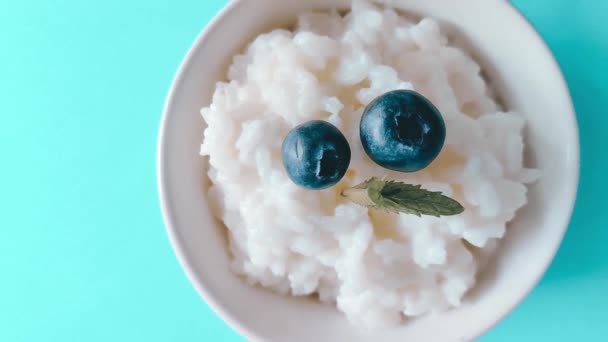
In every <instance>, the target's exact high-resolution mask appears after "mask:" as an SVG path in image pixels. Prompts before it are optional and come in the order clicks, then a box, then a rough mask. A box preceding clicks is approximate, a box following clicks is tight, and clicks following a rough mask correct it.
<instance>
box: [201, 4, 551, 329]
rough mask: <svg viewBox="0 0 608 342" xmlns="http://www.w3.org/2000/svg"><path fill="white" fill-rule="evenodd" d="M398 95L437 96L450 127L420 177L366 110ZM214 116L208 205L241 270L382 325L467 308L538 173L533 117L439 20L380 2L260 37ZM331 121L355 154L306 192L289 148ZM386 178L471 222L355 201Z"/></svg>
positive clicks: (219, 95)
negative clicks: (450, 205) (311, 127)
mask: <svg viewBox="0 0 608 342" xmlns="http://www.w3.org/2000/svg"><path fill="white" fill-rule="evenodd" d="M395 91H400V92H411V93H412V94H420V96H421V97H423V98H425V99H428V101H429V102H430V103H432V106H434V108H435V109H436V110H437V111H438V112H439V113H440V115H441V118H442V122H443V124H444V129H445V136H444V139H443V140H442V141H441V146H440V147H439V149H438V150H437V151H438V155H435V156H432V158H429V162H430V163H429V164H428V165H426V164H425V165H423V167H422V168H419V169H416V170H410V169H407V170H406V169H402V170H395V168H387V167H386V165H384V166H385V167H383V166H381V164H380V163H379V161H378V159H377V158H372V157H370V150H369V148H367V147H366V145H365V144H366V143H365V140H364V139H362V137H363V135H362V128H363V125H362V117H363V115H364V113H365V112H366V108H369V106H370V104H372V103H373V102H374V101H375V100H376V99H378V98H380V97H382V96H386V95H387V94H390V93H391V92H395ZM201 113H202V115H203V118H204V120H205V122H206V124H207V127H206V129H205V131H204V138H203V143H202V146H201V154H202V155H203V156H206V157H208V158H209V170H208V176H209V178H210V179H211V182H212V186H211V188H210V190H209V193H208V196H209V199H210V202H211V203H212V210H213V213H214V215H216V216H217V217H218V218H219V219H220V220H221V221H222V222H223V223H224V224H225V226H226V228H227V230H228V236H229V249H230V254H231V256H232V269H233V270H234V272H236V273H238V274H240V275H242V276H243V277H244V279H246V281H247V282H249V283H251V284H252V285H253V284H255V285H260V286H262V287H265V288H269V289H272V290H274V291H276V292H278V293H281V294H287V295H294V296H307V295H314V296H316V297H317V298H318V299H319V300H320V301H322V302H327V303H332V304H335V305H336V307H337V308H338V309H339V310H340V311H342V312H344V314H345V315H346V316H347V317H348V318H349V320H351V321H352V322H353V323H354V324H357V325H361V326H365V327H369V328H376V327H383V326H389V325H395V324H399V323H400V322H402V321H403V319H404V318H407V317H414V316H419V315H423V314H426V313H429V312H433V311H440V310H446V309H449V308H450V307H456V306H459V305H460V303H461V301H463V300H466V297H465V294H466V292H467V291H468V290H469V289H471V288H472V287H473V286H474V285H475V278H476V275H477V274H478V273H479V272H480V269H481V268H482V267H483V265H484V263H485V262H486V261H487V260H488V258H489V257H490V256H491V255H492V253H493V251H494V249H495V247H496V246H497V243H498V241H499V240H500V238H502V237H503V236H504V234H505V233H506V230H507V229H506V225H507V223H508V222H509V221H510V220H512V219H513V218H514V216H515V214H516V211H517V210H518V209H519V208H521V207H522V206H524V205H525V204H526V201H527V195H526V190H527V189H526V184H527V183H530V182H533V181H534V180H535V179H536V178H538V176H539V173H538V171H537V170H533V169H528V168H526V167H525V166H524V165H523V147H524V142H523V138H522V130H523V128H524V124H525V119H524V116H523V115H521V114H519V113H514V112H511V111H508V110H504V109H503V108H501V107H500V106H499V105H498V104H497V103H496V100H495V98H494V96H493V94H492V92H491V91H490V89H489V87H488V85H487V84H486V81H485V80H484V79H483V78H482V77H481V75H480V67H479V65H478V64H477V63H476V62H475V61H474V60H473V59H472V57H471V56H470V55H469V54H468V53H467V52H466V51H464V50H462V49H460V48H458V47H456V46H452V45H451V44H450V42H449V41H448V39H447V38H446V36H445V35H444V33H442V32H441V30H440V27H439V25H438V24H437V23H436V22H435V21H434V20H433V19H430V18H424V19H422V20H412V19H409V18H407V17H405V16H402V15H401V14H400V13H398V12H396V11H394V10H392V9H390V8H382V7H377V6H375V5H372V4H370V3H368V2H366V1H354V3H353V5H352V9H351V11H350V12H348V13H347V14H346V15H341V14H340V13H338V12H337V11H334V12H314V13H313V12H311V13H303V14H302V15H300V16H299V17H298V22H297V24H296V26H295V28H294V29H293V30H292V31H287V30H274V31H272V32H268V33H264V34H261V35H259V36H258V37H257V38H255V40H254V41H253V42H251V43H250V44H249V46H248V47H247V48H246V50H245V51H244V53H243V54H241V55H237V56H235V57H234V60H233V63H232V65H231V66H230V68H229V70H228V81H227V82H220V83H218V84H217V86H216V90H215V94H214V96H213V99H212V102H211V104H210V105H209V106H208V107H205V108H203V109H202V110H201ZM318 121H322V122H325V123H327V125H331V126H332V127H335V128H336V129H337V131H339V132H338V133H335V134H341V135H343V137H344V139H345V142H346V144H347V146H348V148H349V150H350V153H349V158H348V160H349V161H348V165H347V167H346V165H345V164H344V163H343V162H342V163H339V166H341V167H342V168H343V170H340V171H341V172H340V175H339V176H340V177H335V179H332V182H330V183H327V184H324V186H325V185H327V186H326V187H321V186H319V187H317V189H311V188H306V187H304V186H301V184H296V182H294V179H293V178H294V177H293V175H292V174H290V172H289V171H288V169H287V168H286V166H285V157H284V154H283V153H282V149H283V148H284V147H283V145H284V141H285V139H286V137H287V136H288V135H289V134H290V132H291V131H292V130H294V129H296V128H298V127H300V126H301V125H305V124H307V123H310V122H318ZM328 130H331V129H328ZM313 140H314V139H313ZM338 140H339V141H341V140H340V139H337V140H336V141H338ZM340 144H341V143H340ZM340 146H342V145H340ZM439 150H440V151H439ZM298 155H299V153H298ZM344 155H345V154H344ZM342 171H343V172H342ZM402 171H406V172H402ZM372 177H379V178H378V179H383V177H385V179H390V180H395V181H400V182H405V183H408V184H416V185H421V186H422V187H423V188H424V189H428V190H430V191H437V192H441V193H442V194H443V195H445V196H446V197H449V198H451V199H453V200H455V201H457V202H458V203H459V204H460V205H462V209H463V210H464V211H461V212H458V214H457V215H447V216H443V215H440V216H439V217H436V216H433V215H422V216H417V215H412V214H411V213H410V214H408V213H404V212H401V213H395V212H392V211H390V210H378V209H377V208H373V207H371V208H368V207H366V206H364V205H361V203H357V201H353V200H351V199H350V198H348V197H345V196H344V194H345V193H346V194H348V193H349V189H352V188H353V187H355V186H357V185H358V184H362V183H364V182H365V181H366V180H369V179H371V178H372ZM359 202H360V201H359Z"/></svg>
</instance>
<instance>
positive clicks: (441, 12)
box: [158, 0, 579, 342]
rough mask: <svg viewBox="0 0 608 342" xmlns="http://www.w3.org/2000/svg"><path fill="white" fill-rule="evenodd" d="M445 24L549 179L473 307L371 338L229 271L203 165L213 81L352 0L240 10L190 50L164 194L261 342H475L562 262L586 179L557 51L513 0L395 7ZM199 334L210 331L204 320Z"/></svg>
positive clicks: (216, 282)
mask: <svg viewBox="0 0 608 342" xmlns="http://www.w3.org/2000/svg"><path fill="white" fill-rule="evenodd" d="M390 3H391V5H393V6H395V7H397V8H400V9H403V10H404V11H405V12H408V13H411V14H414V15H418V16H420V17H423V16H430V17H433V18H436V19H437V20H438V21H439V22H440V24H441V26H443V28H444V29H445V30H447V32H448V33H449V35H451V36H452V37H453V38H454V39H456V40H457V41H458V44H459V45H461V46H463V47H465V48H467V49H468V50H469V51H470V52H471V54H472V55H473V56H474V58H475V59H476V60H477V61H478V62H479V63H480V64H481V65H482V67H483V68H484V70H485V74H486V75H487V77H488V78H489V79H490V80H491V82H492V84H493V86H494V87H495V88H496V89H497V91H498V94H499V97H500V100H501V101H502V102H503V103H504V104H505V105H506V106H507V107H508V108H510V109H513V110H517V111H519V112H521V113H524V114H525V115H526V116H527V120H528V123H527V126H526V131H525V142H526V151H525V152H526V155H525V158H526V163H527V165H528V166H532V167H536V168H539V169H540V170H541V171H542V178H541V179H540V180H539V181H538V182H537V183H535V184H534V185H533V186H531V187H530V191H529V204H528V205H527V206H525V207H524V208H523V209H521V210H520V211H519V212H518V214H517V217H516V219H515V220H514V221H512V222H511V223H510V225H509V227H508V230H507V234H506V237H505V238H504V239H503V241H502V242H501V247H500V249H499V251H498V253H497V255H496V257H495V258H494V260H493V262H492V263H491V264H490V265H489V266H488V268H487V269H486V271H485V272H483V273H482V274H481V276H480V277H479V279H478V284H477V286H476V287H475V289H474V290H473V291H471V293H470V294H468V296H467V297H466V301H465V302H464V304H463V305H462V306H461V307H459V308H457V309H453V310H450V311H447V312H444V313H440V314H433V315H427V316H424V317H421V318H416V319H412V320H408V321H407V322H405V323H403V324H402V325H400V326H398V327H396V328H391V329H383V330H379V331H372V332H366V331H363V330H361V329H359V328H356V327H354V326H352V325H351V324H350V323H349V322H348V321H347V319H346V318H345V317H344V315H342V314H341V313H340V312H338V310H337V309H336V308H334V307H332V306H329V305H321V304H319V303H317V302H315V301H313V300H311V299H303V298H294V297H284V296H280V295H277V294H274V293H272V292H270V291H267V290H264V289H261V288H258V287H252V286H249V285H247V284H246V283H245V282H244V281H243V279H241V278H240V277H238V276H236V275H234V274H233V273H232V272H231V271H230V269H229V266H228V264H229V254H228V251H227V246H226V234H225V228H224V227H223V226H222V225H221V223H220V222H218V221H216V220H215V219H214V218H213V217H212V215H211V214H210V212H209V208H208V203H207V199H206V197H205V193H206V191H205V189H206V188H207V187H208V182H209V181H208V179H207V178H206V167H207V165H206V161H205V159H204V158H202V157H200V156H199V146H200V144H201V139H202V132H203V129H204V122H203V120H202V118H201V116H200V114H199V110H200V108H201V107H203V106H206V105H208V104H209V102H210V100H211V95H212V92H213V89H214V86H215V83H216V82H217V81H220V80H225V78H226V71H227V66H228V64H229V63H230V62H231V60H232V56H233V55H235V54H236V53H238V52H240V51H242V50H243V48H244V47H245V45H246V43H247V42H249V41H251V40H252V39H253V38H254V37H255V36H256V35H257V34H259V33H262V32H264V31H268V30H271V29H275V28H279V27H289V25H290V24H293V23H294V21H295V17H296V15H297V14H298V13H299V12H301V11H303V10H308V9H328V8H330V7H338V8H348V5H349V3H348V1H347V0H281V1H276V0H233V1H232V2H230V3H229V5H227V7H226V8H225V9H224V10H223V11H222V12H221V13H219V14H218V15H217V17H216V18H215V19H214V20H213V21H212V22H211V23H210V24H209V25H207V27H206V28H205V30H204V31H203V32H202V33H201V35H200V36H199V37H198V39H197V40H196V41H195V42H194V44H193V45H192V48H191V49H190V51H189V52H188V54H187V55H186V57H185V60H184V61H183V63H182V65H181V67H180V69H179V71H178V73H177V76H176V78H175V81H174V82H173V85H172V86H171V90H170V92H169V95H168V98H167V102H166V107H165V110H164V114H163V118H162V124H161V128H160V136H159V145H158V185H159V189H160V190H159V191H160V200H161V206H162V211H163V214H164V218H165V223H166V227H167V231H168V233H169V237H170V240H171V243H172V245H173V247H174V249H175V251H176V254H177V256H178V258H179V261H180V262H181V264H182V266H183V268H184V270H185V271H186V273H187V274H188V277H189V278H190V280H191V281H192V283H193V284H194V286H195V287H196V289H197V291H198V292H199V293H200V295H201V296H202V297H203V298H204V300H205V301H206V302H207V303H208V304H209V305H210V306H211V307H212V308H213V309H214V310H215V311H216V312H217V313H218V314H219V315H220V316H221V317H222V318H223V319H224V320H225V321H226V322H228V324H230V325H231V326H232V327H233V328H234V329H235V330H236V331H238V332H239V333H240V334H241V335H243V336H244V337H246V338H247V339H248V340H253V341H290V342H298V341H315V342H323V341H332V342H335V341H349V342H361V341H383V342H390V341H426V342H429V341H442V342H445V341H468V340H471V339H474V338H475V337H477V336H479V335H480V334H482V333H484V332H485V331H487V330H488V329H489V328H490V327H492V326H493V325H494V324H496V323H497V322H498V321H499V320H500V319H502V318H503V317H505V316H506V315H507V314H508V313H509V312H510V311H511V310H513V308H514V307H515V306H516V305H517V304H518V303H519V302H521V301H522V299H523V298H524V297H525V296H526V294H528V293H529V292H530V290H531V289H532V288H533V287H534V286H535V285H536V284H537V282H538V281H539V279H540V278H541V277H542V275H543V274H544V272H545V270H546V269H547V267H548V266H549V264H550V262H551V260H552V259H553V257H554V255H555V253H556V251H557V249H558V247H559V245H560V242H561V240H562V237H563V235H564V232H565V231H566V228H567V225H568V222H569V218H570V215H571V212H572V208H573V204H574V200H575V196H576V189H577V183H578V171H579V143H578V129H577V124H576V118H575V114H574V110H573V106H572V102H571V98H570V95H569V93H568V89H567V86H566V84H565V82H564V78H563V77H562V74H561V72H560V69H559V67H558V65H557V63H556V61H555V59H554V58H553V56H552V55H551V52H550V51H549V49H548V48H547V46H546V45H545V43H544V42H543V40H542V39H541V38H540V37H539V35H538V34H537V33H536V32H535V30H534V29H533V28H532V26H531V25H530V24H529V23H528V22H527V21H526V20H525V19H524V18H523V17H522V16H521V15H520V14H519V13H518V12H517V11H516V10H515V9H514V8H513V7H512V6H511V5H510V4H509V3H508V2H507V1H504V0H468V1H452V0H435V1H420V0H394V1H390ZM201 324H203V323H202V322H201Z"/></svg>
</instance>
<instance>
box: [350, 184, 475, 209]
mask: <svg viewBox="0 0 608 342" xmlns="http://www.w3.org/2000/svg"><path fill="white" fill-rule="evenodd" d="M342 195H343V196H345V197H348V198H349V199H351V200H352V201H353V202H355V203H357V204H359V205H362V206H365V207H368V208H372V209H380V210H386V211H389V212H395V213H405V214H412V215H417V216H421V215H432V216H437V217H439V216H449V215H458V214H460V213H462V212H463V211H464V207H463V206H462V205H460V203H458V202H457V201H456V200H454V199H452V198H450V197H447V196H444V195H443V194H441V192H434V191H429V190H425V189H422V187H421V186H420V185H412V184H406V183H402V182H396V181H392V180H384V179H379V178H377V177H372V178H370V179H368V180H366V181H365V182H363V183H361V184H359V185H356V186H354V187H352V188H350V189H346V190H344V191H343V192H342Z"/></svg>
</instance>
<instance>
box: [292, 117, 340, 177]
mask: <svg viewBox="0 0 608 342" xmlns="http://www.w3.org/2000/svg"><path fill="white" fill-rule="evenodd" d="M281 154H282V157H283V165H284V166H285V170H287V175H289V178H291V180H292V181H293V182H294V183H296V184H298V185H299V186H302V187H305V188H308V189H325V188H328V187H330V186H332V185H334V184H336V183H338V182H339V181H340V179H342V177H344V174H345V173H346V170H347V169H348V165H349V164H350V147H349V146H348V141H346V138H345V137H344V135H343V134H342V133H341V132H340V130H338V129H337V128H336V127H335V126H334V125H332V124H330V123H328V122H325V121H320V120H315V121H309V122H307V123H304V124H302V125H299V126H297V127H295V128H293V129H292V130H291V131H290V132H289V134H287V137H286V138H285V140H284V141H283V146H282V148H281Z"/></svg>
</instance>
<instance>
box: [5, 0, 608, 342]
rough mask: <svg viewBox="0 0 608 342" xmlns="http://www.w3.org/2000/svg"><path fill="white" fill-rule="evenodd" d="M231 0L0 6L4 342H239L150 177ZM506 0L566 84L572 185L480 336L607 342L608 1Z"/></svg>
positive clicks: (66, 0) (63, 0)
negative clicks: (188, 66)
mask: <svg viewBox="0 0 608 342" xmlns="http://www.w3.org/2000/svg"><path fill="white" fill-rule="evenodd" d="M225 2H226V1H209V0H203V1H201V0H198V1H190V0H184V1H180V2H175V1H168V0H159V1H141V0H133V1H118V0H106V1H100V2H88V1H76V0H57V1H42V0H39V1H33V0H24V1H3V2H1V3H0V100H1V106H0V108H1V110H0V112H1V115H2V122H1V123H0V165H1V166H0V194H1V195H0V227H1V237H0V272H1V276H0V341H3V342H5V341H6V342H11V341H62V342H67V341H100V342H101V341H104V342H105V341H240V340H241V338H239V337H238V335H237V334H236V333H235V332H233V331H232V330H231V329H230V328H229V327H228V326H227V325H226V324H225V323H223V322H222V320H221V319H220V318H218V317H217V316H216V315H215V314H214V313H213V312H212V311H211V310H210V309H209V308H208V306H207V305H206V304H205V303H204V302H203V301H202V300H201V299H200V298H199V297H198V295H197V294H196V292H195V291H194V289H193V288H192V287H191V285H190V283H189V282H188V280H187V279H186V276H185V275H184V273H183V271H182V270H181V268H180V266H179V265H178V263H177V260H176V258H175V257H174V254H173V251H172V250H171V247H170V245H169V242H168V239H167V236H166V234H165V230H164V227H163V223H162V220H161V214H160V209H159V205H158V200H157V190H156V170H155V159H156V138H157V129H158V123H159V119H160V115H161V109H162V105H163V102H164V99H165V95H166V93H167V90H168V88H169V85H170V83H171V80H172V78H173V75H174V72H175V70H176V68H177V66H178V64H179V62H180V61H181V59H182V57H183V56H184V54H185V53H186V51H187V49H188V47H189V46H190V44H191V42H192V41H193V40H194V38H195V36H196V35H197V34H198V32H199V31H200V29H201V28H202V27H203V26H205V24H206V23H207V22H208V21H209V20H210V19H211V18H212V16H213V15H214V14H215V13H216V12H217V11H218V10H219V9H220V8H221V7H222V6H223V5H224V3H225ZM514 4H515V5H516V6H517V7H518V8H519V9H520V10H521V11H522V12H523V13H524V14H525V15H526V16H527V17H528V18H529V19H530V20H531V21H532V23H533V24H534V25H535V26H536V27H537V28H538V30H539V31H540V33H541V34H542V36H543V37H544V38H545V39H546V40H547V42H548V43H549V45H550V47H551V49H552V50H553V51H554V53H555V55H556V57H557V59H558V61H559V63H560V65H561V66H562V68H563V71H564V73H565V76H566V79H567V80H568V83H569V86H570V89H571V91H572V95H573V98H574V103H575V106H576V109H577V112H578V118H579V124H580V130H581V140H582V141H581V143H582V173H581V183H580V191H579V198H578V204H577V206H576V210H575V213H574V217H573V220H572V223H571V225H570V230H569V231H568V233H567V235H566V238H565V241H564V243H563V245H562V247H561V249H560V251H559V253H558V255H557V258H556V259H555V262H554V263H553V265H552V266H551V268H550V269H549V271H548V272H547V274H546V276H545V277H544V279H543V280H542V282H541V283H540V285H539V286H538V287H537V288H536V289H535V290H534V291H533V293H532V294H531V295H530V296H529V297H528V298H527V299H526V300H525V301H524V303H523V304H522V305H521V306H520V307H519V308H517V309H516V310H515V311H514V312H513V313H512V314H511V315H510V316H509V317H508V318H507V319H506V320H504V321H503V322H502V323H500V324H499V325H498V326H497V327H496V328H495V329H493V330H492V331H491V332H489V333H488V334H487V335H486V336H484V337H483V338H481V339H480V340H481V341H486V342H488V341H490V342H492V341H536V340H542V341H573V340H577V341H605V340H606V339H607V338H606V337H605V335H606V334H608V325H607V324H606V314H607V313H608V309H607V307H608V296H606V294H605V289H606V288H608V247H607V243H608V229H606V228H607V227H606V223H605V222H606V219H607V218H608V217H607V212H608V210H607V209H608V208H607V205H608V203H607V202H606V200H605V197H604V193H606V191H608V184H607V181H606V179H607V178H608V177H607V176H606V174H608V162H607V160H606V157H607V154H606V151H605V142H604V140H603V139H604V138H605V137H606V134H605V127H607V126H608V119H607V118H608V116H607V115H608V113H607V112H606V107H607V106H606V104H605V101H606V100H607V99H608V86H607V85H606V78H607V77H608V67H607V66H606V63H607V61H608V39H607V38H608V21H607V20H606V17H605V16H606V14H607V13H608V1H604V0H586V1H571V0H534V1H533V0H516V1H514ZM488 29H491V28H488ZM550 127H551V123H550V122H547V129H550ZM556 191H559V189H556Z"/></svg>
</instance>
